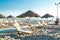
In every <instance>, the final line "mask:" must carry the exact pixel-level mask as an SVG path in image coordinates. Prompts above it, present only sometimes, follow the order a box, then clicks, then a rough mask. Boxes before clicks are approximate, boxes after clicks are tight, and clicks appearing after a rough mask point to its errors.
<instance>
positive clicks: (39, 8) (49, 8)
mask: <svg viewBox="0 0 60 40" xmlns="http://www.w3.org/2000/svg"><path fill="white" fill-rule="evenodd" d="M59 2H60V0H0V14H3V15H5V16H9V15H13V16H17V15H21V14H22V13H25V12H26V11H28V10H31V11H33V12H35V13H37V14H39V15H40V16H43V15H45V14H47V13H49V14H51V15H53V16H55V17H56V16H57V5H55V3H57V4H58V3H59ZM58 16H59V17H60V5H58Z"/></svg>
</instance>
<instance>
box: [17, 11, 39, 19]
mask: <svg viewBox="0 0 60 40" xmlns="http://www.w3.org/2000/svg"><path fill="white" fill-rule="evenodd" d="M17 17H18V18H19V17H40V15H38V14H37V13H35V12H33V11H31V10H29V11H27V12H25V13H23V14H21V15H18V16H17Z"/></svg>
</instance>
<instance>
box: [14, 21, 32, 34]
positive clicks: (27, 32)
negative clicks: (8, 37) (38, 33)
mask: <svg viewBox="0 0 60 40" xmlns="http://www.w3.org/2000/svg"><path fill="white" fill-rule="evenodd" d="M13 25H14V27H15V28H16V29H17V30H18V33H19V35H20V34H23V35H24V34H28V35H29V34H33V31H32V30H31V31H25V30H22V27H21V26H20V25H19V24H18V23H17V22H16V21H15V23H14V24H13Z"/></svg>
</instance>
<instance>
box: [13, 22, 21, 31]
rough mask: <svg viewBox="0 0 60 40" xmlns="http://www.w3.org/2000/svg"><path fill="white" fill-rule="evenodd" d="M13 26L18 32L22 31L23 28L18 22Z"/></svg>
mask: <svg viewBox="0 0 60 40" xmlns="http://www.w3.org/2000/svg"><path fill="white" fill-rule="evenodd" d="M13 25H14V27H15V28H16V29H17V30H18V31H20V30H22V28H21V26H20V25H19V24H18V23H17V21H16V22H15V23H14V24H13Z"/></svg>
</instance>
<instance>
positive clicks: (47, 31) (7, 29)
mask: <svg viewBox="0 0 60 40" xmlns="http://www.w3.org/2000/svg"><path fill="white" fill-rule="evenodd" d="M14 21H15V22H16V21H17V22H18V24H19V25H20V26H21V27H22V28H23V30H25V31H26V30H28V29H27V25H28V26H32V27H33V28H35V29H34V31H35V33H33V35H31V36H21V35H20V36H19V35H18V34H17V32H18V30H17V29H16V28H15V27H14V26H13V25H12V24H13V23H15V22H14ZM38 21H39V22H42V21H40V20H1V24H8V25H1V26H2V27H1V26H0V27H1V28H0V40H4V39H5V40H60V25H55V24H54V25H51V23H50V25H44V26H42V27H41V25H40V24H39V23H38ZM45 22H46V21H45ZM49 22H50V21H49ZM29 30H31V29H29Z"/></svg>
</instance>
